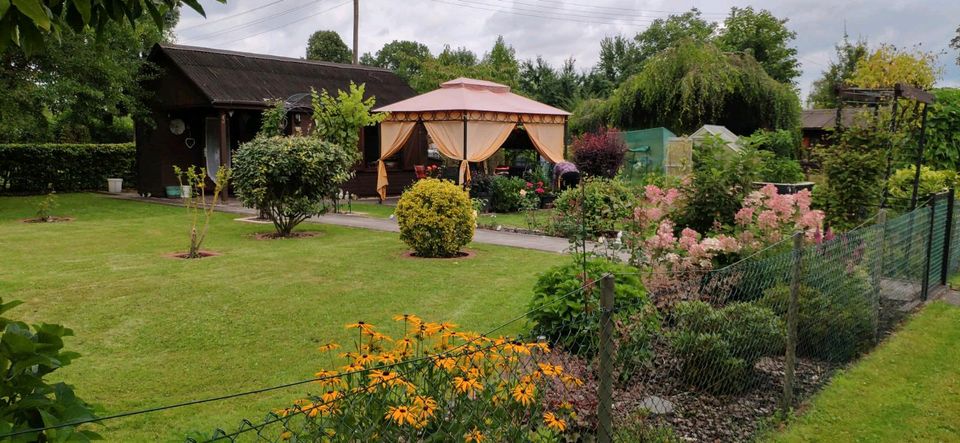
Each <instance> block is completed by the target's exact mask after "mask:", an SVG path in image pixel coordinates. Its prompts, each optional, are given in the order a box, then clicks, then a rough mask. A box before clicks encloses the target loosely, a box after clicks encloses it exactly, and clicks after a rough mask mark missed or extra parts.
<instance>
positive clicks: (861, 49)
mask: <svg viewBox="0 0 960 443" xmlns="http://www.w3.org/2000/svg"><path fill="white" fill-rule="evenodd" d="M836 51H837V59H836V60H835V61H831V62H830V65H829V66H828V67H827V70H826V71H823V74H822V75H821V76H820V78H819V79H817V80H815V81H814V82H813V87H812V89H811V91H810V95H809V96H808V97H807V104H809V105H812V106H813V107H814V108H836V107H837V87H838V86H842V85H843V84H844V83H846V82H848V81H849V80H850V77H852V76H853V71H854V69H856V67H857V63H858V62H859V61H860V59H862V58H863V57H865V56H866V55H867V42H866V41H865V40H857V41H856V42H855V43H850V40H849V37H848V36H847V35H846V34H844V35H843V41H842V42H841V43H837V45H836Z"/></svg>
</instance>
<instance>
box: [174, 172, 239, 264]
mask: <svg viewBox="0 0 960 443" xmlns="http://www.w3.org/2000/svg"><path fill="white" fill-rule="evenodd" d="M173 173H174V174H175V175H176V176H177V182H179V183H180V186H181V189H183V187H184V186H189V187H190V192H191V193H192V194H193V195H184V196H183V206H184V207H185V208H187V214H188V215H189V216H190V249H188V250H187V254H186V257H184V258H201V257H203V255H202V254H201V253H200V246H202V245H203V240H204V239H206V238H207V228H209V227H210V217H212V216H213V211H214V210H215V209H216V208H217V205H218V204H220V193H221V192H223V190H224V188H226V186H227V182H228V181H229V180H230V169H229V168H226V167H222V168H220V169H218V170H217V173H216V183H215V184H214V188H213V194H211V195H210V200H209V201H207V169H206V168H197V167H196V166H190V167H188V168H186V169H180V167H179V166H176V165H174V166H173Z"/></svg>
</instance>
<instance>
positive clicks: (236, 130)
mask: <svg viewBox="0 0 960 443" xmlns="http://www.w3.org/2000/svg"><path fill="white" fill-rule="evenodd" d="M148 60H149V61H150V62H151V63H152V65H153V66H154V67H156V68H157V72H156V73H155V75H153V76H151V77H152V78H150V79H148V80H146V81H145V82H144V84H143V87H144V90H145V91H147V93H148V94H150V98H149V100H148V106H149V119H145V120H144V121H137V122H136V144H137V168H138V182H137V187H138V191H139V192H140V193H141V194H147V193H149V194H151V195H152V196H156V197H162V196H164V194H165V189H166V187H167V186H174V185H177V179H176V177H175V176H174V174H173V166H174V165H178V166H181V167H185V166H188V165H198V166H204V165H206V166H207V167H208V168H209V169H211V170H215V169H216V168H217V167H219V165H229V164H230V158H231V157H232V154H233V152H235V151H236V150H237V148H238V147H239V146H240V144H242V143H244V142H247V141H249V140H251V139H252V138H253V137H254V135H256V133H257V131H258V130H259V128H260V121H261V115H262V112H263V110H264V109H266V108H267V107H268V106H269V104H268V103H267V100H283V101H285V103H286V106H287V108H288V112H289V113H288V116H287V127H286V128H285V131H286V132H287V133H292V132H293V131H295V130H299V131H305V132H309V131H310V130H311V125H312V119H311V118H310V114H311V112H312V107H311V103H310V94H309V93H310V88H311V87H312V88H315V89H316V90H317V91H320V90H323V89H326V90H327V91H329V92H330V94H336V91H337V90H340V89H342V90H346V89H347V88H348V87H349V85H350V82H351V81H352V82H354V83H356V84H358V85H359V84H364V85H366V95H367V96H373V97H375V98H376V105H377V106H384V105H388V104H391V103H394V102H398V101H401V100H404V99H407V98H410V97H413V96H415V95H416V92H415V91H414V90H413V89H412V88H410V86H409V85H407V83H406V82H404V81H403V80H402V79H401V78H400V77H398V76H397V75H396V74H394V73H392V72H390V71H388V70H385V69H379V68H372V67H367V66H358V65H344V64H338V63H327V62H319V61H313V60H303V59H295V58H287V57H277V56H271V55H261V54H249V53H241V52H234V51H225V50H220V49H210V48H199V47H192V46H182V45H170V44H158V45H156V46H154V47H153V50H152V51H151V53H150V55H149V56H148ZM378 134H379V131H378V128H376V127H368V128H365V129H364V131H363V133H362V134H361V139H360V145H359V146H358V147H357V149H359V150H360V151H361V152H362V153H363V160H362V161H361V162H360V163H359V164H358V165H357V166H356V169H355V171H356V174H355V176H354V178H353V179H351V180H350V181H349V182H347V183H345V184H344V186H343V188H344V190H346V191H349V192H352V193H354V194H357V195H360V196H373V195H376V194H377V189H376V187H377V166H378V160H379V159H380V141H379V135H378ZM426 156H427V143H426V134H425V132H423V131H419V132H418V133H417V134H416V135H415V136H413V137H411V138H410V140H409V141H408V142H407V143H406V144H405V146H404V148H403V149H402V150H401V151H400V152H399V153H398V154H397V155H396V156H395V157H393V158H392V159H391V161H390V162H389V167H390V168H391V169H392V170H391V178H392V181H391V186H390V188H389V189H388V190H387V191H388V193H390V194H399V193H400V192H401V191H402V189H403V188H404V187H405V186H407V185H408V184H410V183H411V182H412V181H413V180H414V178H415V173H414V166H415V165H418V164H423V163H424V162H425V160H426ZM211 175H212V174H211Z"/></svg>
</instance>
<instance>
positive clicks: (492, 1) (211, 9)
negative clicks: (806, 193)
mask: <svg viewBox="0 0 960 443" xmlns="http://www.w3.org/2000/svg"><path fill="white" fill-rule="evenodd" d="M201 2H202V3H203V5H204V8H205V9H206V11H207V18H206V19H204V18H203V17H201V16H200V15H199V14H197V13H195V12H193V11H192V10H189V9H188V8H184V12H183V14H182V17H181V20H180V23H179V25H178V26H177V28H176V35H177V42H178V43H181V44H187V45H195V46H206V47H215V48H222V49H230V50H235V51H245V52H256V53H263V54H274V55H285V56H291V57H303V56H304V52H305V50H306V41H307V37H308V36H309V35H310V34H311V33H312V32H313V31H316V30H318V29H332V30H335V31H337V32H339V33H340V35H341V37H342V38H343V40H344V42H346V43H347V45H348V46H351V45H352V39H353V24H352V23H353V7H352V4H353V2H352V0H227V4H226V5H223V4H220V3H218V2H215V1H213V0H201ZM748 5H753V6H754V7H755V8H766V9H769V10H770V11H771V12H773V13H774V15H776V16H777V17H781V18H788V19H789V22H788V23H787V26H788V27H789V28H790V29H792V30H794V31H796V32H797V39H796V40H795V41H794V42H793V44H794V45H795V46H796V48H797V49H798V51H799V57H798V58H799V60H800V63H801V64H802V70H803V75H802V76H801V77H800V79H799V86H800V88H801V90H802V92H801V93H802V98H806V95H807V92H808V91H809V88H810V83H811V82H812V81H813V80H815V79H816V78H818V77H819V75H820V72H821V71H823V70H824V69H825V68H826V66H827V64H828V63H829V61H830V59H831V57H834V54H835V52H834V49H833V48H834V44H835V43H836V42H837V41H838V40H840V39H841V38H842V36H843V30H844V26H846V30H847V33H848V34H850V36H851V37H852V38H854V39H856V38H858V37H862V38H865V39H866V40H868V42H869V43H870V44H871V46H872V47H873V46H875V45H876V44H878V43H881V42H885V43H892V44H895V45H897V46H908V47H909V46H915V45H919V46H920V47H921V48H923V49H925V50H928V51H933V52H937V53H942V55H941V57H940V64H941V66H942V67H943V68H944V71H943V77H942V79H941V80H940V85H944V86H960V67H958V66H957V64H956V58H957V52H956V51H954V50H952V49H950V48H949V47H948V46H947V45H948V43H949V41H950V39H951V38H952V37H953V36H955V35H956V29H957V27H958V26H960V1H958V0H926V1H925V0H846V1H845V0H767V1H753V2H746V1H726V0H724V1H692V0H676V1H658V0H571V1H548V0H360V53H361V54H362V53H364V52H375V51H376V50H378V49H379V48H380V47H382V46H383V44H384V43H388V42H390V41H393V40H415V41H418V42H421V43H424V44H426V45H427V46H429V47H430V49H431V51H433V52H434V54H436V53H437V52H439V51H440V50H441V49H442V48H443V46H444V45H446V44H449V45H451V46H454V47H458V46H464V47H466V48H468V49H471V50H473V51H474V52H476V53H477V54H478V55H480V56H482V55H483V53H484V52H487V51H488V50H489V49H490V47H491V46H493V42H494V40H496V38H497V35H503V36H504V38H505V39H506V41H507V43H509V44H510V45H512V46H513V47H514V48H515V49H516V52H517V57H518V58H519V59H520V60H523V59H527V58H534V57H536V56H538V55H540V56H543V57H544V58H545V59H546V60H548V61H550V62H551V63H553V64H554V65H558V64H560V63H561V62H562V61H563V60H564V59H566V58H568V57H573V58H574V59H576V63H577V68H578V69H579V70H587V69H589V68H590V67H591V66H593V65H594V63H596V61H597V56H598V52H599V50H600V40H601V39H602V38H603V37H605V36H612V35H616V34H624V35H627V36H631V37H632V36H633V35H635V34H636V33H637V32H640V31H642V30H643V29H645V28H646V27H647V26H649V24H650V22H651V21H653V20H654V19H656V18H660V17H666V16H667V15H669V14H670V13H677V12H683V11H686V10H688V9H689V8H691V7H697V8H699V9H700V10H701V11H702V12H703V14H704V17H705V18H706V19H709V20H715V21H722V20H723V18H724V17H725V16H726V15H727V13H728V12H729V10H730V7H731V6H748Z"/></svg>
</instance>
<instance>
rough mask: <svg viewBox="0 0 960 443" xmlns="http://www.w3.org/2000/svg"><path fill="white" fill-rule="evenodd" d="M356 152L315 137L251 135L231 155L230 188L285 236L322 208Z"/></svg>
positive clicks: (346, 173)
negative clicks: (252, 136) (234, 153)
mask: <svg viewBox="0 0 960 443" xmlns="http://www.w3.org/2000/svg"><path fill="white" fill-rule="evenodd" d="M357 157H358V153H357V150H356V149H354V148H353V147H352V146H351V147H350V148H343V147H342V146H340V145H336V144H333V143H329V142H326V141H323V140H320V139H318V138H315V137H302V136H293V137H281V136H276V137H257V138H254V139H253V140H252V141H250V142H248V143H244V144H243V145H241V146H240V149H239V150H238V151H237V153H236V155H235V156H234V158H233V186H234V190H235V191H236V192H237V196H238V197H239V198H240V201H241V202H242V203H243V204H244V205H245V206H248V207H254V208H257V209H259V210H260V212H261V213H262V214H264V215H266V216H267V217H268V218H269V219H270V221H272V222H273V226H274V228H276V230H277V235H279V236H281V237H286V236H289V235H290V232H291V231H292V230H293V228H294V227H296V226H297V225H298V224H300V222H302V221H304V220H306V219H307V218H308V217H310V216H312V215H317V214H322V213H324V212H326V211H327V207H326V204H325V203H324V199H325V198H327V197H330V196H332V195H334V194H335V193H336V192H337V191H338V190H339V189H340V185H341V184H342V183H343V182H345V181H347V180H348V179H349V178H350V177H351V176H352V174H353V172H352V171H351V168H352V167H353V165H354V164H355V163H356V160H357Z"/></svg>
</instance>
